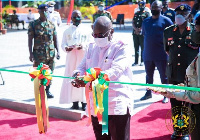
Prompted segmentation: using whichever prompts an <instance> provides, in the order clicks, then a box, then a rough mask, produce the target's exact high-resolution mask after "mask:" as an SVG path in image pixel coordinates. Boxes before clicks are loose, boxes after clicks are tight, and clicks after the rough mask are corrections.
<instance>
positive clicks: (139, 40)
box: [133, 34, 144, 64]
mask: <svg viewBox="0 0 200 140" xmlns="http://www.w3.org/2000/svg"><path fill="white" fill-rule="evenodd" d="M133 42H134V48H135V63H136V64H138V58H139V46H140V47H141V62H143V58H142V57H143V56H142V52H143V48H144V36H143V35H136V34H133Z"/></svg>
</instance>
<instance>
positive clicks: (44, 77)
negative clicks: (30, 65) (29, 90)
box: [29, 63, 52, 86]
mask: <svg viewBox="0 0 200 140" xmlns="http://www.w3.org/2000/svg"><path fill="white" fill-rule="evenodd" d="M51 74H52V72H51V70H50V69H49V66H48V65H45V64H43V63H40V65H38V67H37V68H34V70H33V71H32V72H30V73H29V75H30V76H31V81H33V80H34V79H35V78H36V77H37V78H38V79H39V80H41V85H44V86H48V85H49V83H50V81H51V79H52V76H50V75H51Z"/></svg>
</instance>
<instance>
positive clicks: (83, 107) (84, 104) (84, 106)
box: [81, 102, 87, 111]
mask: <svg viewBox="0 0 200 140" xmlns="http://www.w3.org/2000/svg"><path fill="white" fill-rule="evenodd" d="M81 104H82V110H83V111H85V110H86V105H87V103H83V102H81Z"/></svg>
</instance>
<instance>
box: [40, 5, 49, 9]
mask: <svg viewBox="0 0 200 140" xmlns="http://www.w3.org/2000/svg"><path fill="white" fill-rule="evenodd" d="M46 8H48V5H47V4H40V5H39V6H38V9H46Z"/></svg>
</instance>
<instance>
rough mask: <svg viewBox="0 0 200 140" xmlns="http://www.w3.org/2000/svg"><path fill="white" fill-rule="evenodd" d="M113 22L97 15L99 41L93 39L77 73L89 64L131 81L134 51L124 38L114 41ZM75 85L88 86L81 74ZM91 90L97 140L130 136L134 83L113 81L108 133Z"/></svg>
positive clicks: (123, 139) (95, 31) (114, 77)
mask: <svg viewBox="0 0 200 140" xmlns="http://www.w3.org/2000/svg"><path fill="white" fill-rule="evenodd" d="M113 32H114V29H113V26H112V22H111V20H110V19H109V18H108V17H106V16H100V17H98V18H97V19H96V21H95V22H94V26H93V34H92V35H93V37H94V41H95V43H90V44H89V48H88V50H87V51H86V53H85V57H84V59H83V60H82V62H81V63H80V65H79V66H78V68H77V69H76V70H74V74H73V76H74V77H76V75H79V76H83V75H84V73H85V71H86V70H87V69H88V68H95V67H96V68H100V69H101V70H102V71H103V72H104V73H105V74H107V75H108V77H109V79H110V80H111V81H117V82H131V81H132V80H133V73H132V70H131V61H130V60H131V59H132V54H131V51H130V49H131V48H130V46H127V45H126V44H124V43H123V42H122V41H114V40H112V37H113ZM72 83H73V85H74V86H75V87H84V86H85V84H84V82H83V81H82V80H80V79H79V78H76V79H75V80H74V81H73V82H72ZM91 96H92V95H91V94H90V97H89V98H90V111H91V118H92V125H93V130H94V133H95V137H96V139H97V140H111V139H112V140H130V118H131V117H130V116H131V114H132V111H133V89H132V86H130V85H123V84H115V83H110V85H109V93H108V96H109V97H108V135H106V134H104V135H102V125H101V124H99V122H98V119H97V116H95V115H94V112H93V110H94V105H93V101H92V100H93V98H92V97H91Z"/></svg>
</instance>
